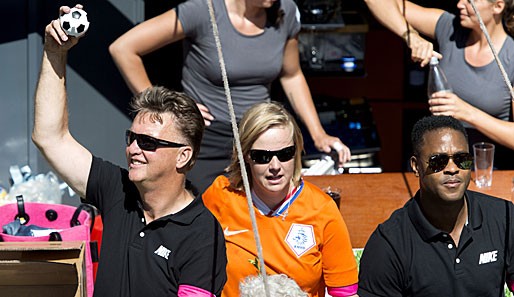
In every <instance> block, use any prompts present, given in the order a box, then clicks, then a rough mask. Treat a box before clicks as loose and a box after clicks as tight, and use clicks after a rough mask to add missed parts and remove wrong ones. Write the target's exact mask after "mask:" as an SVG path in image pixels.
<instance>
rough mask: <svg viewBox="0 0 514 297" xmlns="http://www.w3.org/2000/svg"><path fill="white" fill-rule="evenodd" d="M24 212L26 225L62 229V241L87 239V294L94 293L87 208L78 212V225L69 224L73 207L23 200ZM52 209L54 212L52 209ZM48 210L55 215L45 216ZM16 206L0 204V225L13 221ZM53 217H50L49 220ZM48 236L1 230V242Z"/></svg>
mask: <svg viewBox="0 0 514 297" xmlns="http://www.w3.org/2000/svg"><path fill="white" fill-rule="evenodd" d="M23 205H24V208H25V214H27V215H28V221H27V223H26V225H27V226H28V225H37V226H39V227H45V228H52V229H58V230H62V231H59V232H58V233H59V235H60V237H61V238H62V241H85V242H86V270H87V296H88V297H90V296H93V288H94V283H93V263H92V261H91V249H90V244H89V243H90V241H91V238H90V225H91V224H90V221H89V220H90V215H89V213H88V212H87V211H84V210H82V211H80V213H79V214H78V217H77V221H78V225H76V226H74V227H72V226H71V224H70V223H71V221H72V218H73V215H74V213H75V211H76V210H77V208H76V207H73V206H69V205H62V204H46V203H35V202H25V203H23ZM52 211H53V212H52ZM47 213H48V214H50V213H53V214H57V216H55V215H47ZM17 215H18V205H17V204H16V203H11V204H6V205H2V206H0V226H4V225H6V224H9V223H11V222H13V221H14V220H16V216H17ZM52 219H53V220H52ZM49 239H50V235H47V236H37V237H32V236H13V235H7V234H4V233H0V241H10V242H26V241H49Z"/></svg>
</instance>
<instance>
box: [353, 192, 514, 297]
mask: <svg viewBox="0 0 514 297" xmlns="http://www.w3.org/2000/svg"><path fill="white" fill-rule="evenodd" d="M465 199H466V201H467V205H468V222H467V224H466V225H465V226H464V228H463V230H462V234H461V236H460V239H459V245H458V247H457V248H456V247H455V242H454V241H453V239H452V238H451V236H450V235H449V234H448V233H447V232H444V231H441V230H439V229H436V228H435V227H434V226H432V225H431V224H430V223H429V222H428V220H427V219H426V218H425V216H424V215H423V213H422V211H421V209H420V206H419V192H418V193H417V194H416V196H415V197H414V198H413V199H411V200H409V201H408V202H407V203H406V204H405V206H404V207H403V208H401V209H399V210H396V211H395V212H394V213H393V214H392V215H391V217H390V218H389V219H388V220H387V221H386V222H384V223H382V224H380V225H379V226H378V227H377V229H376V230H375V231H374V232H373V234H372V235H371V237H370V239H369V240H368V242H367V243H366V247H365V248H364V252H363V255H362V258H361V262H360V272H359V290H358V295H359V296H360V297H369V296H452V297H459V296H462V297H464V296H465V297H470V296H494V297H497V296H500V292H502V291H503V288H504V283H505V279H506V280H513V279H514V268H513V267H512V266H511V265H510V263H512V260H514V258H512V255H513V251H514V250H513V242H514V238H513V233H512V232H513V229H514V228H513V227H512V226H511V224H512V223H511V222H512V218H513V205H512V202H510V201H505V200H502V199H498V198H494V197H491V196H487V195H484V194H481V193H477V192H472V191H466V198H465ZM507 222H508V223H507ZM506 247H507V248H506ZM506 251H507V252H506ZM505 259H507V260H505ZM504 273H506V278H505V274H504ZM501 296H503V293H501Z"/></svg>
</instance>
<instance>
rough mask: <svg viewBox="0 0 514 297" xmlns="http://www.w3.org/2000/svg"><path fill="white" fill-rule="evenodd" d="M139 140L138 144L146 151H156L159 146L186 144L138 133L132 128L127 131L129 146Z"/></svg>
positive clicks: (126, 138) (181, 145)
mask: <svg viewBox="0 0 514 297" xmlns="http://www.w3.org/2000/svg"><path fill="white" fill-rule="evenodd" d="M134 140H135V141H137V145H138V146H139V148H141V149H142V150H145V151H155V150H156V149H157V148H158V147H159V146H165V147H183V146H186V145H185V144H180V143H176V142H171V141H166V140H162V139H158V138H155V137H152V136H148V135H145V134H137V133H134V132H132V131H130V130H127V131H126V132H125V141H126V143H127V146H129V145H131V144H132V142H134Z"/></svg>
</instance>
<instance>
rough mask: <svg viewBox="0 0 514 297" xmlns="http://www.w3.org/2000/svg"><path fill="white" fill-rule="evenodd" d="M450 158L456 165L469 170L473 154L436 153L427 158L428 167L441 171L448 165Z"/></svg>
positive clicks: (434, 170)
mask: <svg viewBox="0 0 514 297" xmlns="http://www.w3.org/2000/svg"><path fill="white" fill-rule="evenodd" d="M450 158H452V159H453V162H454V163H455V165H457V167H459V168H460V169H463V170H470V169H471V165H472V164H473V156H472V155H471V154H470V153H456V154H453V155H448V154H437V155H433V156H430V157H429V158H428V162H427V163H428V168H430V170H432V171H433V172H439V171H442V170H444V168H446V166H447V165H448V162H449V161H450Z"/></svg>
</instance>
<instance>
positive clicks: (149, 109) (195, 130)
mask: <svg viewBox="0 0 514 297" xmlns="http://www.w3.org/2000/svg"><path fill="white" fill-rule="evenodd" d="M130 107H131V109H132V114H133V115H137V114H139V113H149V114H151V117H152V120H154V121H157V122H160V123H162V117H161V115H162V114H165V113H170V114H171V115H172V119H173V122H174V124H175V127H177V128H178V132H179V133H180V136H181V137H182V138H183V141H185V144H186V145H189V146H191V148H192V149H193V157H192V158H191V160H189V164H188V166H187V169H191V168H192V167H193V165H194V164H195V161H196V157H197V156H198V152H199V151H200V144H201V142H202V137H203V131H204V128H205V122H204V120H203V117H202V114H201V113H200V110H199V109H198V106H196V103H195V101H194V100H193V99H192V98H191V97H189V96H188V95H187V94H185V93H182V92H176V91H171V90H169V89H167V88H165V87H160V86H154V87H151V88H148V89H146V90H144V91H142V92H141V93H139V94H137V95H135V96H134V97H133V98H132V101H131V102H130Z"/></svg>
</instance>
